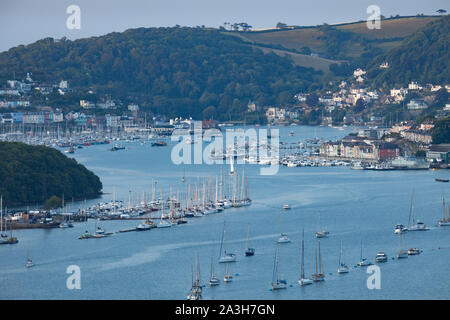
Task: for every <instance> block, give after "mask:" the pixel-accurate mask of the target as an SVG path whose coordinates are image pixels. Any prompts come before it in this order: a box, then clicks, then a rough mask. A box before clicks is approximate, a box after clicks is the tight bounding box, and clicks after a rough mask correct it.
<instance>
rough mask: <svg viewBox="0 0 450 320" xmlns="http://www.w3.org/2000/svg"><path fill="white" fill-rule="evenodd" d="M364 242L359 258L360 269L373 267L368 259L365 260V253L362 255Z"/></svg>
mask: <svg viewBox="0 0 450 320" xmlns="http://www.w3.org/2000/svg"><path fill="white" fill-rule="evenodd" d="M362 249H363V247H362V240H361V254H360V256H359V262H358V263H357V264H356V265H357V266H358V267H367V266H371V265H372V264H373V263H372V262H370V261H369V260H367V259H366V258H363V253H362Z"/></svg>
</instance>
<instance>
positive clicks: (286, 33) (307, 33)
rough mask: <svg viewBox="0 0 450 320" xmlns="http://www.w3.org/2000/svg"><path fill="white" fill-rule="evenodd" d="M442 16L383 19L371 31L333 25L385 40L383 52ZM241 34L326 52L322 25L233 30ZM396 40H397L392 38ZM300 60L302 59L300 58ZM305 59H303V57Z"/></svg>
mask: <svg viewBox="0 0 450 320" xmlns="http://www.w3.org/2000/svg"><path fill="white" fill-rule="evenodd" d="M435 19H438V17H400V18H393V19H386V20H382V21H381V29H374V30H370V29H368V28H367V25H366V22H365V21H364V22H357V23H348V24H337V25H332V27H335V28H337V29H341V30H345V31H349V32H354V33H356V34H360V35H363V36H366V37H367V38H368V39H379V40H385V41H381V42H378V43H375V46H378V47H379V48H381V49H382V50H383V51H387V50H389V49H392V48H394V47H396V46H398V45H399V44H400V43H401V41H400V40H399V39H398V38H405V37H407V36H409V35H410V34H412V33H414V32H415V31H417V30H418V29H419V28H422V27H423V26H425V25H426V24H427V23H429V22H431V21H433V20H435ZM229 34H233V35H237V36H239V37H241V38H242V39H244V40H246V41H249V42H251V43H253V44H258V43H260V44H266V45H281V46H283V47H285V48H287V49H296V50H299V51H300V50H301V49H302V48H303V47H309V48H311V50H312V51H314V52H319V53H321V52H325V45H324V42H323V40H322V39H320V36H322V32H321V31H320V30H319V28H318V27H310V28H309V27H308V28H306V27H305V28H298V29H292V30H281V31H280V30H276V31H275V30H274V31H266V32H246V33H234V32H233V33H229ZM389 39H395V41H392V40H391V41H388V40H389ZM361 53H362V48H361V47H360V46H359V45H358V44H357V43H353V44H351V45H349V46H348V47H347V48H346V54H347V55H348V56H350V57H351V56H358V55H360V54H361ZM299 59H300V58H299ZM302 59H303V58H302Z"/></svg>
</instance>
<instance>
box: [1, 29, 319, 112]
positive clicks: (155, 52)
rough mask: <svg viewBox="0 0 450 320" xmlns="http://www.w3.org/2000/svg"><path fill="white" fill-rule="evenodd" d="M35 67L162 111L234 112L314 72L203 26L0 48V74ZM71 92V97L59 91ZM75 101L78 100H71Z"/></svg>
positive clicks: (308, 79) (286, 94)
mask: <svg viewBox="0 0 450 320" xmlns="http://www.w3.org/2000/svg"><path fill="white" fill-rule="evenodd" d="M13 71H15V73H16V76H17V77H20V76H25V74H26V72H32V73H33V79H34V80H37V81H48V82H51V81H55V80H60V79H64V80H68V81H69V83H70V85H71V86H72V87H75V88H76V89H78V90H81V91H83V90H88V89H93V90H94V91H95V92H97V93H100V94H109V95H112V96H113V97H117V98H120V99H123V100H124V101H132V102H137V103H139V104H140V106H141V108H144V109H147V110H151V111H153V112H154V113H157V114H165V115H167V116H193V117H196V118H208V119H209V118H214V119H219V120H229V119H232V118H240V117H241V116H242V114H243V113H244V112H245V111H246V109H247V104H248V102H249V101H250V100H253V101H255V102H256V103H257V104H258V105H270V104H284V103H286V102H288V101H289V99H291V97H292V96H293V94H295V93H297V92H299V91H307V90H308V89H314V88H317V87H318V86H320V79H319V76H320V72H317V71H314V69H312V68H304V67H299V66H296V65H295V64H294V62H293V61H292V59H291V58H289V57H284V56H279V55H276V54H274V53H268V54H264V52H263V51H262V50H260V49H258V48H254V47H252V46H249V45H248V43H246V42H244V41H243V40H242V39H239V38H238V37H233V36H230V35H226V34H223V33H222V32H221V31H219V30H216V29H206V28H187V27H183V28H181V27H174V28H138V29H130V30H127V31H125V32H122V33H110V34H107V35H104V36H100V37H92V38H86V39H80V40H76V41H69V40H65V39H63V40H61V41H58V42H57V41H54V40H53V39H51V38H47V39H43V40H40V41H37V42H35V43H33V44H30V45H27V46H19V47H15V48H12V49H10V50H8V51H7V52H3V53H0V81H5V80H7V79H8V78H10V77H11V75H12V74H13ZM64 98H65V99H69V98H70V97H67V98H66V97H64ZM74 101H76V99H74Z"/></svg>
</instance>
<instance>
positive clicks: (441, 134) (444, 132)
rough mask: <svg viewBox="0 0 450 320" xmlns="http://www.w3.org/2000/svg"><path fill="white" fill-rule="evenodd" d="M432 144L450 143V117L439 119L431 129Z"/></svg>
mask: <svg viewBox="0 0 450 320" xmlns="http://www.w3.org/2000/svg"><path fill="white" fill-rule="evenodd" d="M432 139H433V143H436V144H439V143H450V117H446V118H443V119H440V120H438V121H437V122H436V124H435V126H434V128H433V135H432Z"/></svg>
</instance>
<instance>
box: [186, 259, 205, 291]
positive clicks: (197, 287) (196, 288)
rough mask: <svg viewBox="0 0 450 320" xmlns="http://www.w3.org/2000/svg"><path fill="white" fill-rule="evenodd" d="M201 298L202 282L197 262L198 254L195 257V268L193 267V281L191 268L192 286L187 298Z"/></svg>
mask: <svg viewBox="0 0 450 320" xmlns="http://www.w3.org/2000/svg"><path fill="white" fill-rule="evenodd" d="M201 298H202V284H201V282H200V266H199V263H198V254H197V257H196V268H195V281H194V271H193V270H192V286H191V290H190V292H189V294H188V295H187V299H188V300H200V299H201Z"/></svg>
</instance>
